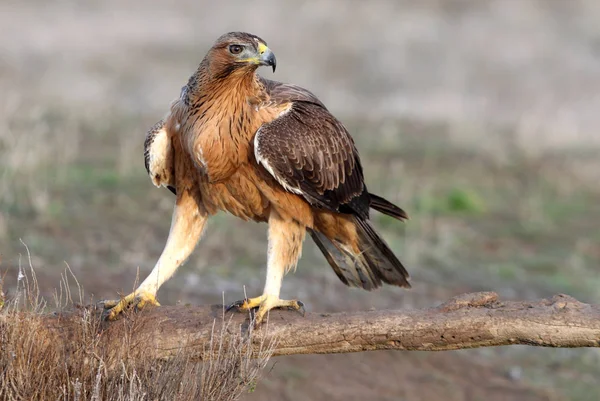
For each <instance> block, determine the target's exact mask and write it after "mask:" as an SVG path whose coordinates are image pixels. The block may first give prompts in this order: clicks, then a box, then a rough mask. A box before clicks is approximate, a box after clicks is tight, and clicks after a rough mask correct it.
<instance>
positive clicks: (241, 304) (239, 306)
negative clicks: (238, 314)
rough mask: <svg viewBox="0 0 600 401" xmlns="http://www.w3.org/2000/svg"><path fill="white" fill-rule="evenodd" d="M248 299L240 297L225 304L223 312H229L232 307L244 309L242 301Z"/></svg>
mask: <svg viewBox="0 0 600 401" xmlns="http://www.w3.org/2000/svg"><path fill="white" fill-rule="evenodd" d="M247 300H248V299H240V300H239V301H235V302H233V303H231V304H229V305H227V308H225V312H229V311H230V310H232V309H234V308H235V309H237V310H242V309H244V303H246V301H247Z"/></svg>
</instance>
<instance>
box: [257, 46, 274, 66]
mask: <svg viewBox="0 0 600 401" xmlns="http://www.w3.org/2000/svg"><path fill="white" fill-rule="evenodd" d="M258 54H259V56H258V61H259V65H270V66H271V67H273V72H275V68H276V67H277V59H276V58H275V54H274V53H273V52H272V51H271V49H269V48H268V47H267V46H266V45H264V44H262V43H260V44H259V45H258Z"/></svg>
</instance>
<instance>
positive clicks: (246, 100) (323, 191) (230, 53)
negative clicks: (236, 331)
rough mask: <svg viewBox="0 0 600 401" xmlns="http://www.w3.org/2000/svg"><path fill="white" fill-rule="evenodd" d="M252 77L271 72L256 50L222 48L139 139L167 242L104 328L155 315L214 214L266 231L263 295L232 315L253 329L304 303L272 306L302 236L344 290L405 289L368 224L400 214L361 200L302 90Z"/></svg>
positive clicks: (244, 42) (400, 271)
mask: <svg viewBox="0 0 600 401" xmlns="http://www.w3.org/2000/svg"><path fill="white" fill-rule="evenodd" d="M259 66H270V67H272V68H273V72H275V66H276V59H275V55H274V54H273V52H272V51H271V50H270V49H269V48H268V47H267V44H266V42H265V41H264V40H263V39H261V38H259V37H258V36H255V35H251V34H249V33H243V32H231V33H227V34H225V35H223V36H221V37H220V38H218V39H217V41H216V42H215V44H214V45H213V46H212V48H211V49H210V50H209V51H208V53H207V54H206V56H205V57H204V59H203V60H202V62H201V63H200V66H199V67H198V69H197V71H196V72H195V73H194V74H193V75H192V76H191V78H190V79H189V81H188V83H187V85H186V86H184V87H183V88H182V90H181V94H180V96H179V98H177V99H176V100H175V101H174V102H173V103H172V105H171V110H170V112H169V113H168V115H167V116H166V117H165V118H164V119H163V120H162V121H160V122H158V123H157V124H156V125H155V126H154V127H153V128H152V129H150V131H148V133H147V135H146V141H145V144H144V148H145V154H144V156H145V162H146V169H147V171H148V173H149V175H150V178H151V179H152V181H153V182H154V184H155V185H156V186H164V187H167V188H169V189H170V190H171V191H172V192H173V193H175V194H176V202H175V207H174V211H173V217H172V222H171V230H170V232H169V236H168V239H167V242H166V245H165V248H164V250H163V252H162V254H161V256H160V258H159V259H158V262H157V263H156V265H155V267H154V269H153V270H152V272H151V273H150V275H149V276H148V277H147V278H146V279H145V280H144V281H143V282H142V283H141V285H140V286H139V287H138V288H137V289H136V290H135V291H134V292H133V293H131V294H129V295H127V296H125V297H124V298H122V299H121V300H119V301H107V302H106V303H105V307H106V308H107V309H108V311H107V314H108V319H115V318H117V316H118V315H119V314H120V313H121V312H122V311H123V310H125V309H127V308H131V307H135V308H138V309H139V308H143V307H144V306H146V305H149V304H154V305H158V302H157V301H156V293H157V291H158V289H159V287H160V286H161V285H162V284H163V283H164V282H165V281H166V280H168V279H169V278H170V277H171V276H172V275H173V274H174V273H175V270H176V269H177V268H178V267H179V266H180V265H181V264H182V263H183V262H184V261H185V260H186V259H187V258H188V256H189V255H190V254H191V253H192V251H193V250H194V248H195V246H196V244H197V242H198V240H199V238H200V236H201V234H202V231H203V229H204V226H205V223H206V221H207V219H208V217H209V216H211V215H214V214H215V213H217V212H219V211H226V212H229V213H231V214H233V215H235V216H237V217H239V218H241V219H244V220H254V221H258V222H267V223H268V234H269V235H268V251H267V277H266V282H265V287H264V291H263V293H262V295H260V296H258V297H255V298H249V299H244V300H242V301H237V302H235V303H233V304H232V306H235V307H237V308H238V309H240V310H250V309H253V310H255V311H256V313H255V322H256V324H259V323H260V322H261V321H263V319H264V318H265V316H266V313H267V312H268V311H269V310H271V309H273V308H281V307H287V308H292V309H296V310H299V311H302V312H303V311H304V307H303V304H302V303H301V302H299V301H297V300H282V299H280V298H279V294H280V289H281V283H282V279H283V276H284V275H285V274H286V273H287V272H288V271H290V270H293V269H295V267H296V263H297V262H298V259H299V257H300V254H301V250H302V244H303V241H304V237H305V234H306V233H307V232H308V233H309V235H310V236H311V237H312V239H313V241H315V243H316V244H317V246H318V247H319V249H320V250H321V251H322V252H323V254H324V255H325V258H326V259H327V261H328V262H329V264H330V265H331V267H332V268H333V270H334V272H335V273H336V274H337V276H338V277H339V279H340V280H341V281H342V282H343V283H344V284H346V285H348V286H352V287H359V288H364V289H365V290H372V289H375V288H378V287H380V286H381V285H382V283H387V284H392V285H396V286H400V287H410V285H409V282H408V279H409V275H408V273H407V271H406V269H405V268H404V267H403V265H402V263H401V262H400V261H399V260H398V258H397V257H396V256H395V255H394V253H393V252H392V251H391V250H390V248H389V246H388V245H387V244H386V242H385V241H384V240H383V239H382V238H381V236H380V235H379V234H378V233H377V232H376V231H375V229H374V227H373V225H372V224H371V222H370V220H369V212H370V209H375V210H377V211H379V212H381V213H384V214H386V215H389V216H392V217H394V218H396V219H398V220H405V219H406V218H407V215H406V213H405V212H404V211H403V210H402V209H401V208H399V207H397V206H395V205H393V204H392V203H391V202H389V201H387V200H385V199H383V198H381V197H379V196H377V195H374V194H371V193H369V192H368V190H367V187H366V185H365V182H364V177H363V170H362V166H361V162H360V157H359V154H358V151H357V149H356V146H355V144H354V141H353V139H352V137H351V136H350V134H349V133H348V131H347V130H346V128H345V127H344V125H342V123H341V122H340V121H339V120H337V119H336V118H335V117H334V116H333V115H332V114H331V113H330V112H329V111H328V110H327V108H326V107H325V105H323V103H322V102H321V101H320V100H319V99H317V97H316V96H315V95H313V94H312V93H311V92H309V91H308V90H306V89H304V88H301V87H299V86H296V85H291V84H285V83H280V82H276V81H271V80H268V79H265V78H263V77H260V76H259V75H257V74H256V70H257V69H258V67H259ZM256 308H258V309H257V310H256Z"/></svg>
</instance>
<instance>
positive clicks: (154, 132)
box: [144, 120, 176, 193]
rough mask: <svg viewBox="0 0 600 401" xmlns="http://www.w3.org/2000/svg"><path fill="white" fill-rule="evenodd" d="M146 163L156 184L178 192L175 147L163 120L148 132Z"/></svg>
mask: <svg viewBox="0 0 600 401" xmlns="http://www.w3.org/2000/svg"><path fill="white" fill-rule="evenodd" d="M144 164H145V166H146V171H147V172H148V175H149V176H150V179H151V180H152V182H153V183H154V185H156V186H157V187H160V186H164V187H167V188H168V189H169V190H170V191H171V192H173V193H176V191H175V182H174V178H175V177H174V174H173V149H172V146H171V141H170V139H169V137H168V135H167V131H166V130H165V122H164V121H163V120H160V121H159V122H157V123H156V124H154V125H153V126H152V128H150V129H149V130H148V132H147V133H146V139H145V140H144Z"/></svg>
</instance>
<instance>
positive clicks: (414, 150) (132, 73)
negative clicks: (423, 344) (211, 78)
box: [0, 0, 600, 401]
mask: <svg viewBox="0 0 600 401" xmlns="http://www.w3.org/2000/svg"><path fill="white" fill-rule="evenodd" d="M599 21H600V3H599V2H597V1H595V0H562V1H561V0H495V1H494V0H486V1H482V0H422V1H419V2H412V1H408V0H406V1H394V0H390V1H383V0H372V1H369V2H359V1H341V0H339V1H334V0H331V1H320V2H313V1H300V0H297V1H294V2H281V1H275V0H272V1H252V2H249V1H228V2H221V3H219V4H218V5H217V3H216V2H208V1H197V0H196V1H191V0H180V1H178V2H176V3H168V2H159V1H149V0H145V1H141V0H137V1H128V2H122V1H117V0H103V1H87V2H78V1H54V2H52V3H51V4H50V3H47V2H42V1H20V2H17V1H6V0H5V1H2V2H0V93H2V96H0V259H1V262H0V263H1V264H0V270H1V272H2V274H3V275H4V291H5V292H6V293H7V294H8V295H9V296H10V293H11V292H12V291H14V288H15V285H16V282H17V275H18V267H19V264H22V265H23V266H27V265H28V264H29V263H28V261H27V249H26V248H25V246H24V244H26V245H27V247H28V249H29V252H30V253H31V260H32V264H33V266H34V268H35V271H36V273H37V277H38V280H39V282H40V286H41V289H42V292H43V294H44V295H45V296H47V297H49V298H51V296H52V294H53V292H54V291H55V289H56V288H58V287H59V281H60V275H61V273H62V272H64V270H65V268H66V266H67V264H68V266H70V268H71V269H72V271H73V272H74V274H75V275H76V277H77V279H78V280H79V282H80V283H81V285H82V286H83V288H84V289H85V291H86V294H87V296H88V297H93V299H95V300H98V299H104V298H115V297H117V296H118V292H126V293H127V292H129V291H131V290H132V289H133V287H134V284H135V280H136V273H137V272H138V270H139V275H140V277H141V278H142V279H143V278H144V277H145V275H146V274H147V273H148V272H149V271H150V270H151V268H152V267H153V266H154V263H155V261H156V260H157V258H158V256H159V254H160V252H161V250H162V247H163V245H164V243H165V240H166V237H167V233H168V229H169V223H170V214H171V209H172V205H173V202H174V198H173V196H172V195H171V193H170V192H168V191H167V190H164V189H156V188H154V187H153V186H152V184H151V182H150V180H149V179H148V177H147V175H146V172H145V170H144V165H143V155H142V145H143V138H144V134H145V131H146V129H147V128H149V127H150V126H151V125H152V124H154V122H156V121H157V120H159V119H160V118H162V116H163V115H164V114H165V113H166V111H167V110H168V107H169V104H170V101H171V100H172V99H174V98H175V97H177V96H178V95H179V91H180V88H181V87H182V86H183V85H184V84H185V83H186V82H187V79H188V77H189V76H190V75H191V74H192V73H193V71H194V70H195V69H196V67H197V65H198V63H199V62H200V61H201V59H202V58H203V56H204V54H205V52H206V51H207V50H208V48H209V47H210V46H211V44H212V42H213V41H214V40H215V39H216V38H217V37H218V36H220V35H221V34H223V33H225V32H228V31H231V30H243V31H249V32H251V33H254V34H257V35H259V36H261V37H262V38H264V39H265V40H266V41H267V42H268V43H269V47H270V48H271V49H273V51H274V52H275V53H276V55H277V60H278V68H277V73H276V74H275V75H272V73H271V72H270V71H269V70H267V69H263V70H261V71H260V73H261V74H263V75H264V76H266V77H268V78H271V79H276V80H280V81H287V82H293V83H296V84H299V85H301V86H304V87H306V88H308V89H310V90H311V91H313V92H314V93H315V94H316V95H317V96H318V97H319V98H320V99H321V100H322V101H323V102H324V103H325V104H326V105H327V106H328V107H329V109H330V110H331V111H332V112H333V113H334V114H335V115H336V116H338V117H339V118H340V119H341V120H342V121H343V122H344V124H345V125H346V126H347V128H348V129H349V130H350V132H351V133H352V135H353V136H354V138H355V139H356V142H357V145H358V148H359V150H360V152H361V155H362V159H363V164H364V166H365V174H366V178H367V183H368V185H369V188H370V189H371V190H372V191H373V192H375V193H379V194H381V195H384V196H385V197H387V198H388V199H390V200H393V201H394V202H396V203H398V204H399V205H401V206H402V207H403V208H404V209H406V210H407V211H408V213H409V215H410V216H411V220H409V221H408V222H407V223H405V224H400V223H398V222H396V221H393V220H390V219H388V218H386V217H383V216H380V215H374V217H373V218H374V220H375V223H376V225H377V226H378V227H379V228H380V229H381V230H382V232H383V233H384V236H385V238H386V239H387V240H388V241H389V243H390V245H392V248H393V249H394V250H395V251H396V253H397V254H398V255H399V256H400V257H401V259H402V260H403V261H404V262H405V265H406V266H407V267H408V269H409V271H410V273H411V274H412V277H413V280H412V283H413V286H414V288H413V289H412V290H410V291H405V290H400V289H397V288H384V289H383V290H380V291H376V292H373V293H367V292H364V291H359V290H350V289H348V288H346V287H345V286H344V285H343V284H342V283H341V282H339V280H338V279H337V277H336V276H335V274H334V273H333V272H332V271H331V269H330V268H329V266H328V265H327V263H326V261H325V260H324V258H323V257H322V255H321V254H320V253H319V251H318V250H317V249H316V247H315V246H314V245H313V244H312V243H311V241H310V240H307V242H306V245H305V250H304V256H303V259H302V260H301V262H300V264H299V267H298V270H297V272H296V273H295V274H290V275H288V276H287V277H286V278H285V280H284V286H283V293H282V296H283V297H298V298H299V299H301V300H303V301H305V303H306V304H307V308H308V310H311V311H322V312H324V311H342V310H345V311H349V310H366V309H369V308H377V309H384V308H394V309H396V308H420V307H427V306H433V305H436V304H437V303H439V302H441V301H443V300H445V299H447V298H449V297H451V296H454V295H457V294H460V293H463V292H467V291H480V290H491V291H497V292H499V293H500V295H501V296H502V297H504V298H505V299H524V300H533V299H536V298H540V297H547V296H551V295H553V294H555V293H567V294H570V295H572V296H574V297H576V298H578V299H579V300H581V301H583V302H588V303H599V302H600V275H599V274H598V269H599V267H600V265H599V262H600V230H599V229H598V227H599V222H600V190H599V187H598V183H599V182H600V135H599V134H598V132H597V129H598V127H599V126H600V23H599ZM265 232H266V226H265V225H258V224H253V223H244V222H242V221H239V220H236V219H234V218H233V217H231V216H227V215H218V216H216V217H214V218H213V219H212V220H211V222H210V223H209V227H208V230H207V232H206V235H205V236H204V238H203V240H202V241H201V243H200V244H199V246H198V248H197V250H196V252H195V254H194V256H193V257H192V258H191V259H190V260H189V261H188V263H187V264H186V265H185V266H184V267H182V268H181V269H180V270H179V271H178V273H177V274H176V276H175V277H174V278H173V279H172V280H171V281H169V282H168V283H167V284H166V285H165V286H164V287H163V289H162V290H161V291H160V293H159V300H160V301H161V303H163V304H175V303H194V304H200V303H220V302H222V299H223V297H224V299H225V301H226V302H232V301H234V300H237V299H240V298H241V297H243V295H244V290H245V291H246V292H247V293H248V294H258V293H260V291H262V286H263V280H264V270H265V269H264V266H265V260H266V256H265V254H266V233H265ZM21 240H22V242H23V243H24V244H23V243H22V242H21ZM271 367H272V368H271ZM599 375H600V353H599V352H598V350H595V349H581V350H568V349H533V348H527V347H514V346H513V347H503V348H489V349H479V350H466V351H457V352H442V353H416V352H415V353H408V352H396V353H394V352H373V353H361V354H352V355H326V356H324V355H318V356H297V357H280V358H275V359H273V360H272V361H271V362H270V367H269V368H267V370H266V371H265V372H264V375H263V379H262V381H260V382H259V384H258V386H257V387H256V390H255V392H254V393H251V394H247V395H245V396H244V399H246V400H325V399H326V400H367V399H368V400H400V399H402V400H411V401H412V400H423V401H429V400H440V399H443V400H446V401H454V400H457V401H458V400H597V399H599V397H600V390H599V388H598V385H597V379H598V377H599Z"/></svg>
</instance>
